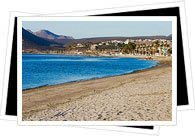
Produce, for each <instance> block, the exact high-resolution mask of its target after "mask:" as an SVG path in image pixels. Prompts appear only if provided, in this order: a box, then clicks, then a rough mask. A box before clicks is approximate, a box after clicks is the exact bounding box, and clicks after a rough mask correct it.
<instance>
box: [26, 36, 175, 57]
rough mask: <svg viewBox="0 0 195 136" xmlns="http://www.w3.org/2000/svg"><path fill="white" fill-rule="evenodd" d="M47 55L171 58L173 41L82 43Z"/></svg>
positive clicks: (127, 40)
mask: <svg viewBox="0 0 195 136" xmlns="http://www.w3.org/2000/svg"><path fill="white" fill-rule="evenodd" d="M30 52H33V53H36V52H37V53H40V51H37V50H36V49H33V50H32V49H30V50H25V51H24V53H30ZM41 53H46V54H71V55H89V56H119V55H123V54H130V55H135V56H140V55H143V56H171V55H172V41H171V40H165V39H154V40H151V39H144V40H142V39H137V40H131V39H126V40H125V41H122V40H110V41H103V42H97V43H93V42H88V41H87V42H81V43H71V44H70V45H69V46H68V47H64V48H60V49H55V50H46V51H42V52H41Z"/></svg>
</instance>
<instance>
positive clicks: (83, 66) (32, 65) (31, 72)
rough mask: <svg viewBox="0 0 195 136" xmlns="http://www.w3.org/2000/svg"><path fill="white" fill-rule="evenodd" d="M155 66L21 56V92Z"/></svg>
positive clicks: (138, 62)
mask: <svg viewBox="0 0 195 136" xmlns="http://www.w3.org/2000/svg"><path fill="white" fill-rule="evenodd" d="M155 65H157V61H147V60H141V59H136V58H108V57H85V56H74V55H51V54H47V55H43V54H23V55H22V72H23V73H22V88H23V90H24V89H28V88H34V87H39V86H44V85H54V84H61V83H67V82H73V81H80V80H88V79H94V78H101V77H108V76H116V75H121V74H126V73H131V72H133V71H136V70H140V69H146V68H150V67H152V66H155Z"/></svg>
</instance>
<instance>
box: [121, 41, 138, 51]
mask: <svg viewBox="0 0 195 136" xmlns="http://www.w3.org/2000/svg"><path fill="white" fill-rule="evenodd" d="M135 48H136V44H135V43H132V42H129V43H128V44H126V45H124V46H123V47H122V52H125V53H128V54H129V53H130V52H131V54H134V50H135Z"/></svg>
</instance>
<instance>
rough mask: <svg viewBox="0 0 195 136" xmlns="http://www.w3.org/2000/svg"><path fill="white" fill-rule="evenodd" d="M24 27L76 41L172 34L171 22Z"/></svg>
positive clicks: (28, 24) (57, 23)
mask: <svg viewBox="0 0 195 136" xmlns="http://www.w3.org/2000/svg"><path fill="white" fill-rule="evenodd" d="M22 26H23V28H25V29H30V30H31V31H33V32H36V31H39V30H49V31H51V32H53V33H55V34H57V35H65V36H73V38H75V39H80V38H91V37H113V36H124V37H131V36H156V35H165V36H167V35H169V34H172V22H171V21H23V22H22Z"/></svg>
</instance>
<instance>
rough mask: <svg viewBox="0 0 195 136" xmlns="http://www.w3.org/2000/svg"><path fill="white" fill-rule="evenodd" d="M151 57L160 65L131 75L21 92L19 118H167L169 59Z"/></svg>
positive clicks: (75, 119)
mask: <svg viewBox="0 0 195 136" xmlns="http://www.w3.org/2000/svg"><path fill="white" fill-rule="evenodd" d="M126 57H130V56H126ZM138 58H139V57H138ZM140 58H142V59H145V58H143V57H140ZM153 60H158V61H159V63H160V65H159V66H156V67H153V68H149V69H145V70H140V71H137V72H133V73H131V74H125V75H120V76H114V77H107V78H99V79H93V80H86V81H79V82H72V83H65V84H59V85H51V86H45V87H39V88H34V89H29V90H26V91H23V92H22V93H23V94H22V97H23V99H22V106H23V109H22V110H23V115H22V118H23V120H30V121H50V120H51V121H170V120H172V65H171V62H172V61H171V60H172V58H171V57H153Z"/></svg>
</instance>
